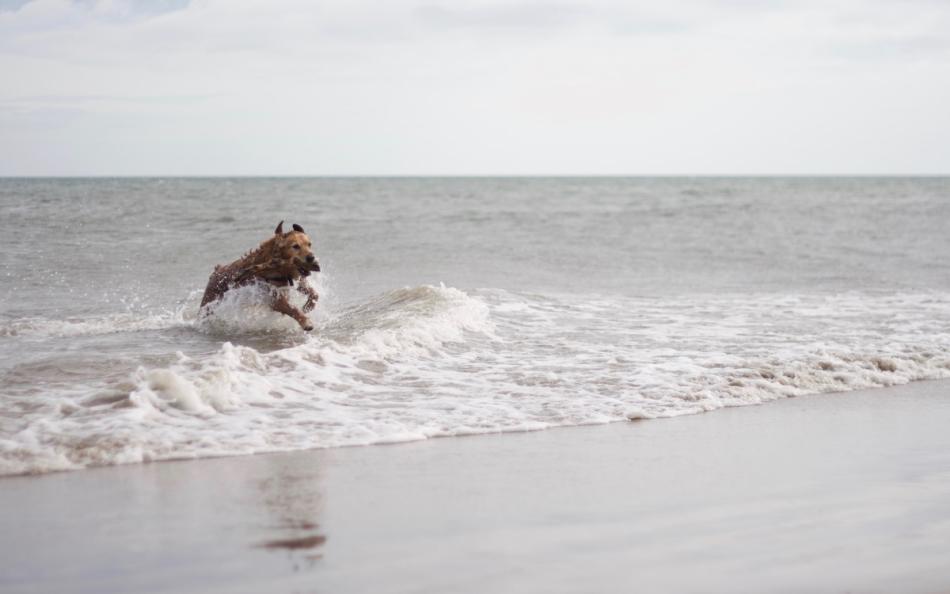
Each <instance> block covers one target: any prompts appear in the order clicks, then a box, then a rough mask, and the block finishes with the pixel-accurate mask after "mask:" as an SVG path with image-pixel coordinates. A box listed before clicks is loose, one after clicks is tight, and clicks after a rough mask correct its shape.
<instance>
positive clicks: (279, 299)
mask: <svg viewBox="0 0 950 594" xmlns="http://www.w3.org/2000/svg"><path fill="white" fill-rule="evenodd" d="M270 306H271V309H273V310H274V311H276V312H278V313H282V314H284V315H285V316H290V317H292V318H293V319H295V320H297V323H298V324H300V327H301V328H303V329H304V330H306V331H307V332H310V331H311V330H313V324H311V323H310V319H309V318H307V316H305V315H304V314H303V312H301V311H300V310H299V309H297V308H296V307H294V306H293V305H291V304H290V300H288V299H287V295H286V294H284V293H283V292H282V291H271V302H270Z"/></svg>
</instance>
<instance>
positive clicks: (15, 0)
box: [0, 0, 30, 12]
mask: <svg viewBox="0 0 950 594" xmlns="http://www.w3.org/2000/svg"><path fill="white" fill-rule="evenodd" d="M29 2H30V0H0V12H4V11H11V12H12V11H16V10H20V9H21V8H23V7H24V6H26V5H27V4H29Z"/></svg>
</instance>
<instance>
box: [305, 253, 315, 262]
mask: <svg viewBox="0 0 950 594" xmlns="http://www.w3.org/2000/svg"><path fill="white" fill-rule="evenodd" d="M314 260H316V258H314V257H313V254H310V255H309V256H307V262H313V261H314Z"/></svg>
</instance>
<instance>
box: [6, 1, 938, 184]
mask: <svg viewBox="0 0 950 594" xmlns="http://www.w3.org/2000/svg"><path fill="white" fill-rule="evenodd" d="M731 174H749V175H769V174H822V175H834V174H858V175H878V174H950V1H948V0H899V1H898V0H891V1H886V0H797V1H793V0H788V1H785V0H758V1H756V0H704V1H700V0H668V1H664V2H659V1H656V0H653V1H650V2H635V1H625V2H614V1H610V0H588V1H582V2H570V1H566V2H548V1H545V0H537V1H535V0H529V1H524V2H522V1H519V0H507V1H497V0H491V1H488V0H485V1H482V0H479V1H464V0H458V1H452V2H446V1H439V0H432V1H426V0H385V1H382V0H377V1H375V2H368V1H365V0H339V1H338V0H323V1H320V0H269V1H264V0H255V1H250V0H191V1H189V0H152V1H147V0H28V1H24V0H0V176H44V175H731Z"/></svg>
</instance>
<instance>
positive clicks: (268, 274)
mask: <svg viewBox="0 0 950 594" xmlns="http://www.w3.org/2000/svg"><path fill="white" fill-rule="evenodd" d="M313 272H320V263H319V262H318V261H317V258H316V256H314V255H313V244H312V243H311V241H310V237H309V236H308V235H307V233H306V232H305V231H304V230H303V227H301V226H300V225H296V224H295V225H294V226H293V231H288V232H287V233H284V222H283V221H281V222H280V223H279V224H278V225H277V228H276V229H274V235H273V236H272V237H271V238H270V239H267V240H265V241H264V242H263V243H261V245H260V246H258V248H257V249H256V250H251V251H250V252H248V253H246V254H244V257H243V258H241V259H239V260H235V261H234V262H231V263H230V264H226V265H224V266H220V265H218V266H215V267H214V272H212V273H211V278H209V279H208V286H207V287H206V288H205V293H204V296H203V297H202V298H201V307H204V306H205V305H207V304H209V303H212V302H214V301H217V300H218V299H221V297H222V296H224V294H225V293H227V292H228V291H230V290H231V289H234V288H236V287H242V286H246V285H251V284H254V283H261V284H266V285H268V286H269V287H270V291H269V292H268V299H269V303H268V305H270V307H271V309H273V310H274V311H276V312H278V313H282V314H284V315H286V316H290V317H291V318H293V319H294V320H296V321H297V323H298V324H300V327H301V328H303V329H304V330H306V331H307V332H309V331H311V330H313V324H311V323H310V319H309V318H308V317H307V315H306V314H307V313H309V312H310V311H311V310H313V308H314V307H315V306H316V304H317V300H318V299H319V298H320V296H319V295H318V294H317V292H316V291H314V290H313V289H312V288H311V287H310V286H309V285H307V283H306V282H305V281H304V280H303V279H305V278H306V277H308V276H310V274H311V273H313ZM295 281H296V283H297V287H296V288H297V290H298V291H299V292H301V293H303V294H304V295H305V296H306V297H307V303H306V304H305V305H304V306H303V311H300V310H299V309H297V308H296V307H294V306H293V305H291V303H290V300H289V299H287V294H286V292H285V291H280V290H278V289H279V288H282V287H292V286H294V282H295Z"/></svg>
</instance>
